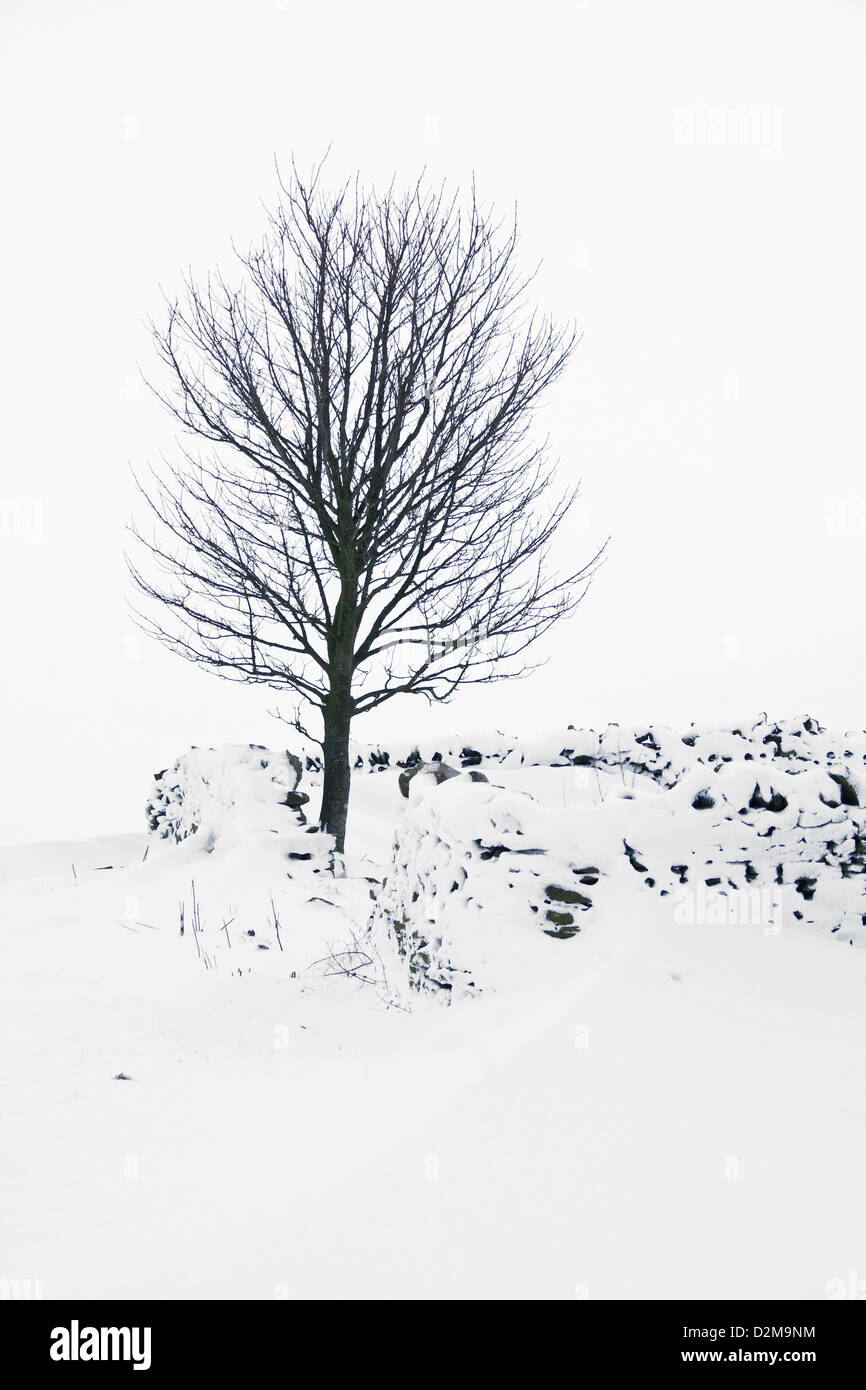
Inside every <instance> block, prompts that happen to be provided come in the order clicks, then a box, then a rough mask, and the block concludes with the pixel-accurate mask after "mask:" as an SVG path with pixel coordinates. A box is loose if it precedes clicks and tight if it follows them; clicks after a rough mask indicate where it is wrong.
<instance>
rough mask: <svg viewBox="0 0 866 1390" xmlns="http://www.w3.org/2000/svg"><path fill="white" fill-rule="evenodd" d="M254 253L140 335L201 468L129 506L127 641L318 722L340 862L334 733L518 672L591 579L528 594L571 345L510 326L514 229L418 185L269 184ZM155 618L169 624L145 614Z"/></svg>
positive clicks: (568, 335) (340, 771)
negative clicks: (151, 345)
mask: <svg viewBox="0 0 866 1390" xmlns="http://www.w3.org/2000/svg"><path fill="white" fill-rule="evenodd" d="M280 188H281V195H282V196H281V199H280V203H279V206H278V207H277V209H276V211H275V212H273V213H271V214H269V225H268V230H267V234H266V236H265V238H264V240H263V242H262V244H261V245H260V246H257V247H255V248H253V249H252V250H251V251H249V252H248V253H247V254H243V255H240V256H239V260H240V264H241V274H240V276H239V283H238V284H237V285H236V286H232V285H230V284H229V283H228V282H227V280H226V279H224V278H223V276H222V275H221V274H215V275H213V276H211V277H209V278H208V279H207V280H206V281H205V282H203V283H200V284H195V283H193V281H192V279H191V278H187V279H186V281H185V295H184V297H183V298H182V300H181V301H180V302H174V303H172V304H171V305H170V306H169V311H168V317H167V323H166V324H165V325H164V326H163V327H157V326H154V330H153V331H154V338H155V342H156V344H157V347H158V350H159V354H160V356H161V358H162V360H163V362H164V363H165V365H166V366H167V368H168V370H169V381H170V385H169V387H167V388H166V389H165V390H158V391H157V394H158V395H159V397H160V399H161V400H162V401H163V402H164V404H165V405H166V406H168V408H169V409H170V410H171V411H172V413H173V414H174V416H175V417H176V418H177V420H179V421H180V423H181V424H182V426H183V427H184V431H185V433H186V434H187V435H189V436H192V437H193V438H194V439H195V440H197V441H205V442H206V443H207V445H208V446H210V447H208V448H207V449H206V450H204V452H202V451H201V449H200V448H197V449H196V450H195V451H193V450H192V448H191V446H190V445H188V444H186V445H184V444H181V445H180V455H181V456H180V460H179V462H177V463H176V464H173V465H169V466H168V467H167V469H166V470H165V471H163V472H162V473H159V472H153V473H152V475H151V478H150V480H149V482H148V483H147V485H140V487H141V491H142V493H143V495H144V497H145V499H146V501H147V503H148V504H149V508H150V510H151V511H152V513H153V516H154V520H155V525H154V527H153V534H152V535H151V536H147V535H145V533H144V531H143V530H142V529H140V528H134V531H135V535H136V537H137V539H138V541H139V542H140V543H141V545H142V546H143V547H144V548H145V550H146V551H147V552H148V554H147V556H146V559H147V563H146V564H145V563H143V562H136V563H133V564H131V569H132V573H133V577H134V579H135V581H136V584H137V585H138V588H139V589H140V590H141V591H142V593H143V594H144V595H146V596H147V597H148V598H149V599H155V600H158V607H157V609H156V612H157V616H156V617H153V616H149V617H144V616H143V615H140V616H142V618H143V621H144V622H145V625H146V626H147V628H148V630H149V631H151V632H152V633H154V634H155V635H157V636H158V637H159V638H160V639H161V640H162V641H164V642H165V643H166V644H167V645H168V646H169V647H171V648H172V649H173V650H175V651H177V652H180V653H182V654H183V655H184V656H186V657H188V658H190V659H191V660H193V661H196V662H201V663H205V664H207V665H208V666H210V667H212V668H213V669H214V670H216V671H217V672H218V674H220V675H222V676H226V677H229V678H232V679H236V680H243V681H255V682H262V683H264V684H266V685H269V686H272V687H276V688H278V689H283V690H289V691H292V692H293V693H294V694H295V696H297V697H299V702H300V703H299V705H298V707H297V710H296V713H295V716H294V720H293V721H292V722H294V724H295V726H296V727H297V728H298V729H300V730H301V731H302V732H304V733H305V734H306V732H307V731H306V729H304V727H303V725H302V724H301V707H302V705H303V704H304V703H308V704H312V705H313V706H315V707H317V708H318V709H319V710H320V711H321V716H322V723H323V734H322V738H321V739H319V740H317V741H318V742H319V743H320V744H321V746H322V749H323V758H324V787H323V794H322V808H321V816H320V820H321V824H322V826H323V828H324V829H326V830H327V831H329V832H330V833H332V834H333V835H334V837H335V841H336V846H337V848H338V849H339V850H342V849H343V846H344V841H345V831H346V814H347V807H348V797H349V779H350V764H349V729H350V725H351V722H352V719H353V718H354V717H355V716H357V715H360V714H366V713H367V712H368V711H369V710H372V709H375V708H376V707H377V706H378V705H381V704H382V702H383V701H384V700H388V699H390V698H391V697H392V696H394V695H398V694H408V693H413V694H423V695H426V696H427V697H428V699H430V700H445V699H447V698H448V697H449V695H451V694H452V693H453V691H454V690H455V688H456V687H457V685H458V684H459V683H460V682H462V681H488V680H492V679H496V678H498V677H500V676H504V675H520V674H525V672H526V671H527V670H529V669H533V668H532V667H530V666H527V665H526V664H525V663H524V662H523V660H522V654H523V653H524V652H525V651H526V649H527V648H528V647H529V645H530V644H531V643H532V642H534V641H535V639H536V638H538V637H539V636H540V635H541V634H542V633H544V632H546V631H547V630H548V629H549V628H550V626H551V625H552V624H553V623H554V622H555V621H556V620H557V619H558V618H561V617H562V616H563V615H564V614H567V613H569V612H571V611H572V610H573V609H574V608H575V607H576V605H577V603H578V602H579V600H580V598H581V597H582V596H583V593H584V592H585V587H586V583H587V582H588V580H589V577H590V575H591V572H592V569H593V567H594V565H595V563H596V561H597V560H598V555H596V556H594V557H593V558H592V559H591V560H590V561H589V563H588V564H585V565H583V566H581V567H580V568H579V569H577V570H575V571H574V572H573V573H570V574H568V575H566V576H564V577H559V578H557V577H556V576H555V575H550V574H549V573H548V567H547V563H546V562H547V556H548V550H549V544H550V541H551V538H552V536H553V534H554V532H555V530H556V528H557V526H558V525H559V523H560V521H561V520H562V518H563V517H564V516H565V514H566V512H567V511H568V509H569V507H570V506H571V504H572V502H573V500H574V496H575V493H569V494H567V495H565V496H561V497H559V498H558V499H557V500H554V501H553V502H552V503H551V504H548V505H545V502H546V496H547V494H548V489H549V486H550V483H551V470H550V467H549V466H548V465H547V463H546V460H545V446H544V444H543V443H541V444H539V443H534V442H533V441H532V440H531V438H530V427H531V424H532V417H533V410H534V407H535V405H536V403H537V402H538V400H539V398H540V396H541V395H542V393H543V392H544V390H545V388H546V387H547V386H549V385H550V383H551V382H552V381H554V379H555V378H556V377H557V376H558V375H559V374H560V372H561V371H562V369H563V367H564V366H565V363H566V361H567V359H568V356H569V353H570V351H571V349H572V347H573V345H574V341H575V339H574V331H573V329H571V330H567V331H562V330H559V329H557V328H556V327H555V326H554V325H553V324H552V323H551V321H550V320H549V319H546V318H545V319H541V318H539V317H538V316H537V315H536V314H533V313H528V312H527V311H526V309H525V307H524V303H523V300H524V291H525V289H526V286H527V284H528V280H527V279H525V278H521V277H520V276H519V275H518V274H517V272H516V270H515V268H514V251H515V245H516V225H515V224H514V223H512V224H510V225H508V226H506V227H505V228H504V229H503V228H502V226H501V225H497V224H493V223H492V222H491V219H490V217H489V215H487V214H485V213H484V212H482V210H481V209H480V208H479V206H478V203H477V201H476V198H475V193H474V189H473V190H472V194H471V196H470V197H469V198H468V199H467V200H466V201H465V202H463V201H461V200H460V198H459V197H457V196H454V197H449V196H447V195H446V194H445V193H444V192H443V191H441V190H440V191H439V192H425V191H424V190H423V189H422V187H421V185H420V184H418V185H416V186H415V187H414V188H413V189H412V191H411V192H409V193H408V194H405V195H397V194H396V193H395V192H394V190H393V188H392V189H390V190H389V191H388V192H387V193H385V194H384V195H381V194H376V193H373V192H367V191H365V190H362V189H361V188H360V187H359V185H358V184H357V182H355V183H350V184H347V185H346V186H344V187H343V188H342V190H340V191H339V192H337V193H336V194H326V193H325V192H324V191H323V190H322V188H321V182H320V171H316V172H315V173H314V175H313V177H312V178H311V179H310V180H308V181H304V180H303V179H302V178H301V177H300V176H299V175H298V173H297V171H296V170H295V171H294V172H293V176H292V178H291V179H290V180H289V181H288V183H285V182H283V181H281V184H280ZM166 610H168V616H166Z"/></svg>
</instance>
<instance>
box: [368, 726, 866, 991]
mask: <svg viewBox="0 0 866 1390" xmlns="http://www.w3.org/2000/svg"><path fill="white" fill-rule="evenodd" d="M569 733H570V734H571V737H570V739H569V743H568V744H567V745H566V744H563V745H562V747H561V749H560V751H559V752H558V753H557V755H556V758H554V759H551V765H559V766H567V765H569V764H570V765H571V766H578V767H586V768H587V769H590V770H591V772H590V774H589V775H591V776H593V777H595V778H596V781H597V804H595V805H588V806H587V805H583V806H572V807H569V808H563V809H562V810H552V809H549V808H546V807H542V806H540V805H539V804H538V803H537V802H536V801H534V800H533V798H532V797H530V796H528V795H527V794H525V793H520V792H515V791H513V790H511V791H507V790H504V789H503V788H501V787H500V788H497V787H496V785H495V782H496V772H495V767H494V763H498V764H499V766H500V767H501V768H502V769H503V770H505V769H508V768H509V767H514V766H515V765H516V764H517V762H518V759H520V760H521V764H522V765H525V763H526V759H527V757H531V756H533V755H534V756H536V757H537V756H538V754H539V753H541V752H546V754H547V756H548V757H550V748H551V743H550V741H549V740H548V741H547V743H546V746H544V745H543V746H542V747H541V748H539V747H536V748H535V749H531V747H529V746H524V747H523V748H521V749H519V750H518V748H517V747H516V746H515V747H511V748H502V747H499V748H497V749H496V750H495V752H493V753H492V754H491V753H490V752H489V751H487V750H485V753H486V756H485V753H482V751H481V750H480V749H479V750H472V749H471V748H468V746H467V745H464V747H465V748H466V756H465V757H464V758H463V760H462V761H464V762H467V759H470V758H471V755H472V753H473V751H477V752H478V753H480V754H481V756H480V757H479V758H478V759H474V758H472V759H471V761H470V762H469V763H468V765H470V766H480V765H482V764H483V766H484V767H485V769H486V771H487V774H488V776H489V778H490V784H489V785H486V786H485V785H483V784H474V783H471V782H469V781H468V779H467V778H465V777H461V778H452V779H450V780H447V781H445V782H443V783H442V784H441V785H437V783H436V781H435V779H433V778H432V777H425V776H421V775H419V776H416V777H415V778H414V779H413V780H412V782H411V783H410V786H409V800H410V806H409V809H408V810H407V812H406V814H405V816H404V818H403V820H402V822H401V823H400V825H399V826H398V830H397V834H396V838H395V844H394V856H393V863H392V866H391V870H390V872H389V874H388V878H387V881H386V883H385V885H384V888H383V890H382V892H381V893H380V895H379V899H378V902H377V909H376V914H375V924H376V926H377V928H378V929H380V930H381V929H382V928H383V927H385V928H386V929H387V931H388V932H389V933H390V935H391V938H392V940H393V941H394V942H395V943H396V945H397V948H398V951H399V952H400V954H401V955H402V957H403V959H404V961H405V962H406V963H407V966H408V969H409V974H410V979H411V982H412V983H413V984H416V985H429V986H431V987H433V988H436V989H439V990H441V989H443V988H444V989H445V990H446V991H447V990H449V989H453V988H454V986H455V985H461V984H465V985H467V986H468V985H469V980H470V978H471V977H472V976H473V974H474V972H475V970H476V968H477V959H478V951H477V949H476V950H473V944H472V937H473V931H472V927H471V924H472V922H473V921H474V922H476V923H480V922H482V921H483V922H484V923H485V925H486V926H488V927H489V926H490V924H491V923H492V922H494V921H496V920H499V921H501V922H505V921H507V922H509V923H517V922H520V923H521V924H523V926H524V927H525V928H526V929H534V930H536V931H538V930H541V931H543V932H545V933H546V934H547V935H548V936H552V937H554V938H566V939H567V938H568V937H571V936H574V935H575V934H576V932H577V931H578V930H579V929H580V925H581V921H582V920H583V921H591V920H592V909H593V906H594V904H595V903H596V902H597V899H598V895H599V894H603V893H604V889H605V882H606V880H609V879H611V878H613V877H617V876H618V877H620V878H624V879H625V880H626V881H630V882H631V884H632V885H633V887H634V889H635V891H636V892H638V891H639V892H651V893H653V894H657V895H659V896H660V897H662V898H667V899H669V900H670V904H669V905H670V908H671V911H672V912H673V913H674V914H675V915H676V917H677V920H678V921H680V922H682V923H694V924H696V925H699V924H700V923H701V922H718V923H723V922H725V921H731V922H744V923H754V925H756V926H760V927H761V928H762V929H763V930H765V931H768V932H776V931H779V930H782V929H783V928H784V927H793V926H797V925H801V926H806V927H812V928H814V929H817V930H821V931H826V932H828V933H830V934H833V935H835V936H837V937H838V939H840V940H844V941H846V942H848V943H850V944H864V943H866V892H864V889H866V878H864V872H866V810H864V809H863V803H864V802H866V772H864V766H866V756H864V755H866V736H864V735H863V734H856V735H854V734H846V735H841V734H834V733H830V732H828V731H826V730H824V729H822V728H821V727H820V726H819V725H818V724H817V723H816V721H814V720H812V719H802V720H791V721H783V722H780V723H776V724H769V723H768V722H767V721H766V720H764V719H763V718H762V719H761V720H759V721H758V722H757V723H755V724H753V725H751V726H749V727H743V728H732V729H722V730H719V729H715V730H713V729H708V728H702V727H700V726H694V725H693V726H692V727H691V728H690V729H689V731H688V732H687V733H685V734H678V733H676V732H675V731H673V730H671V729H667V728H662V727H659V726H650V727H648V728H644V729H629V730H624V729H620V728H619V727H618V726H610V727H609V728H608V729H607V730H605V731H604V732H603V733H596V732H594V731H591V730H581V731H575V730H572V731H569ZM558 741H559V740H558V739H555V740H554V742H558ZM437 751H438V750H437ZM449 751H451V753H452V756H453V750H449ZM472 987H473V988H477V987H478V982H477V980H473V984H472Z"/></svg>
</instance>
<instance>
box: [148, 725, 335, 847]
mask: <svg viewBox="0 0 866 1390" xmlns="http://www.w3.org/2000/svg"><path fill="white" fill-rule="evenodd" d="M301 775H302V764H301V760H300V759H299V758H298V756H297V755H296V754H294V753H290V752H288V751H277V752H274V751H272V750H270V749H268V748H263V747H261V746H260V745H258V744H226V745H224V746H223V747H221V748H193V749H191V750H190V752H188V753H184V754H183V756H182V757H180V758H178V759H177V761H176V762H175V763H174V764H173V765H172V766H171V767H170V768H166V769H164V770H163V771H162V772H158V773H156V774H155V775H154V781H153V786H152V788H151V791H150V795H149V797H148V801H147V806H146V815H147V823H148V829H149V830H150V833H151V835H152V836H153V837H155V838H156V839H161V840H169V841H173V842H174V843H176V844H179V843H180V842H181V841H182V840H186V839H188V838H189V837H191V836H197V837H198V841H199V843H201V844H202V845H203V846H204V847H205V848H206V849H207V850H209V851H212V850H214V849H220V850H227V849H230V848H232V847H234V846H237V845H250V844H253V843H256V842H260V841H262V840H273V839H274V838H275V837H277V838H278V839H279V842H280V845H281V847H282V848H283V849H284V850H285V852H286V854H287V856H288V858H289V859H298V860H309V859H313V858H315V859H324V858H326V857H327V855H328V854H329V853H330V851H331V849H332V848H333V840H332V838H331V837H330V836H328V835H323V834H321V833H319V832H315V833H313V834H310V833H309V831H308V830H307V829H306V816H305V815H304V810H303V808H304V806H305V805H307V803H308V802H309V799H310V798H309V796H308V795H307V794H306V793H305V792H300V791H298V790H297V788H298V783H299V782H300V779H301Z"/></svg>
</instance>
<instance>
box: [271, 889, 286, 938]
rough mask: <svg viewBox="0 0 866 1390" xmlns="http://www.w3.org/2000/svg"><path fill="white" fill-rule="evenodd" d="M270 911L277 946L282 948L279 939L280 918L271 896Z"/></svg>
mask: <svg viewBox="0 0 866 1390" xmlns="http://www.w3.org/2000/svg"><path fill="white" fill-rule="evenodd" d="M271 912H272V913H273V914H274V931H275V932H276V934H277V945H278V946H279V948H280V950H282V949H283V943H282V941H281V940H280V919H279V917H278V916H277V909H276V905H275V903H274V900H273V898H271Z"/></svg>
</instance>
